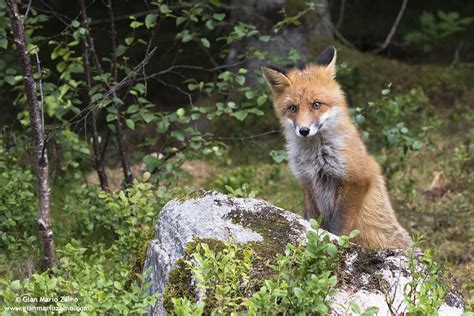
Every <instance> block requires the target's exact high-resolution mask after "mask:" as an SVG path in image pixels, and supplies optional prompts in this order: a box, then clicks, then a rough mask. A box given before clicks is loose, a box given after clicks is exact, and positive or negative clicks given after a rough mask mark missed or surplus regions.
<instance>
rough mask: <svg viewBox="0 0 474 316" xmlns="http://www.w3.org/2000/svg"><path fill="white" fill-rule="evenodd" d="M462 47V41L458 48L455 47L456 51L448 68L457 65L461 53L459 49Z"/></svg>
mask: <svg viewBox="0 0 474 316" xmlns="http://www.w3.org/2000/svg"><path fill="white" fill-rule="evenodd" d="M463 45H464V42H463V41H461V42H459V44H458V46H457V47H456V51H454V56H453V60H452V61H451V64H450V65H449V67H454V66H455V65H456V64H458V63H459V53H460V52H461V48H462V47H463Z"/></svg>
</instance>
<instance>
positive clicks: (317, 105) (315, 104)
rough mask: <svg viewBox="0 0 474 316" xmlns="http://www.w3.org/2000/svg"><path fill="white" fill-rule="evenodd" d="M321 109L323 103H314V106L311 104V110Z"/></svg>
mask: <svg viewBox="0 0 474 316" xmlns="http://www.w3.org/2000/svg"><path fill="white" fill-rule="evenodd" d="M320 107H321V103H319V102H313V104H311V108H312V109H313V110H319V108H320Z"/></svg>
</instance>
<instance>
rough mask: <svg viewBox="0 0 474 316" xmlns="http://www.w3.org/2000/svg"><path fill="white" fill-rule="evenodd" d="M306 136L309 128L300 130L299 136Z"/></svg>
mask: <svg viewBox="0 0 474 316" xmlns="http://www.w3.org/2000/svg"><path fill="white" fill-rule="evenodd" d="M308 134H309V128H307V127H302V128H300V135H301V136H304V137H306V136H308Z"/></svg>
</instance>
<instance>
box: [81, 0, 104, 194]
mask: <svg viewBox="0 0 474 316" xmlns="http://www.w3.org/2000/svg"><path fill="white" fill-rule="evenodd" d="M85 10H86V9H85V5H84V2H83V1H81V24H82V27H83V28H85V29H87V15H86V12H85ZM89 54H90V49H89V43H88V41H87V38H86V37H85V36H84V37H83V38H82V59H83V63H84V72H85V75H86V86H87V93H86V95H85V96H84V103H85V105H86V106H89V105H90V104H91V96H90V91H91V89H92V81H91V66H90V61H89ZM91 127H92V150H93V158H94V163H95V167H96V170H97V175H98V176H99V182H100V187H101V188H102V190H104V191H110V187H109V181H108V179H107V174H106V173H105V167H104V159H103V156H102V154H101V150H100V144H99V132H98V131H97V108H96V107H95V106H94V107H93V108H92V110H91Z"/></svg>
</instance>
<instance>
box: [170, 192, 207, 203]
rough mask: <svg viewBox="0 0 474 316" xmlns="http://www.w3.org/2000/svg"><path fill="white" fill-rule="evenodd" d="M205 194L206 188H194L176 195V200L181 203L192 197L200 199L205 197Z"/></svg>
mask: <svg viewBox="0 0 474 316" xmlns="http://www.w3.org/2000/svg"><path fill="white" fill-rule="evenodd" d="M206 194H207V191H206V190H202V189H201V190H196V191H193V192H190V193H186V194H183V195H182V196H180V197H178V198H177V200H178V201H179V202H181V203H183V202H185V201H188V200H193V199H200V198H203V197H205V196H206Z"/></svg>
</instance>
